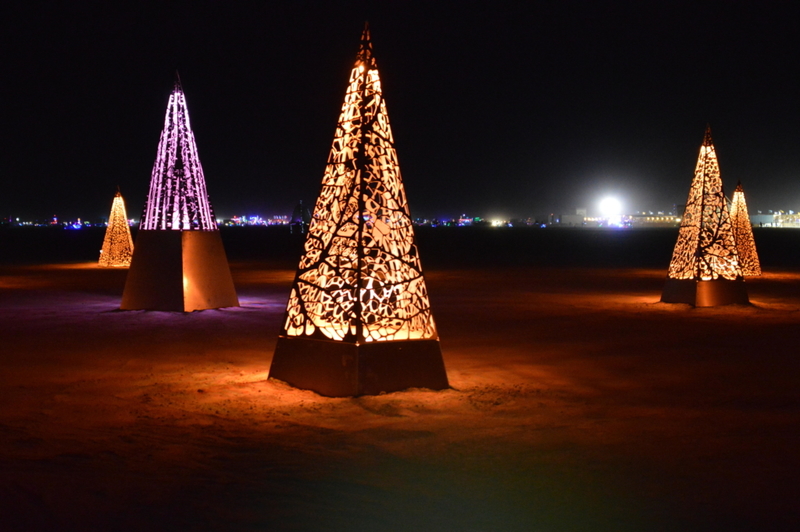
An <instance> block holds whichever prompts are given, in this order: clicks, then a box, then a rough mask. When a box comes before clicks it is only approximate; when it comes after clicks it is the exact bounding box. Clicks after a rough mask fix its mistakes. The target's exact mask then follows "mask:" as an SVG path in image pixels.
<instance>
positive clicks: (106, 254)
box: [99, 191, 133, 268]
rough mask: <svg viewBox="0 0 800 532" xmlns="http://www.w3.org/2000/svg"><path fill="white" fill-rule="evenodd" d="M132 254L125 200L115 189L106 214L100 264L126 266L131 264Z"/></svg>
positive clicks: (111, 266) (113, 266) (105, 266)
mask: <svg viewBox="0 0 800 532" xmlns="http://www.w3.org/2000/svg"><path fill="white" fill-rule="evenodd" d="M131 255H133V239H132V238H131V228H130V226H129V225H128V214H127V213H126V212H125V200H123V199H122V194H120V192H119V191H117V194H116V196H114V202H113V203H112V204H111V214H110V215H109V216H108V227H107V228H106V236H105V238H104V239H103V249H102V250H100V261H99V264H100V266H102V267H104V268H127V267H128V266H130V265H131Z"/></svg>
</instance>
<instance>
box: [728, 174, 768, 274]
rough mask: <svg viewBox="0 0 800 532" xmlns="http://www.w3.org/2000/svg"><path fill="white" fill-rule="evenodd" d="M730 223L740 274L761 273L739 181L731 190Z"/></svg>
mask: <svg viewBox="0 0 800 532" xmlns="http://www.w3.org/2000/svg"><path fill="white" fill-rule="evenodd" d="M731 224H732V225H733V238H734V241H735V242H736V252H737V254H738V255H739V265H740V266H741V268H742V274H743V275H745V276H746V277H755V276H758V275H761V262H760V261H759V260H758V253H757V252H756V241H755V239H754V238H753V227H752V226H751V225H750V215H749V214H748V212H747V202H745V199H744V189H742V184H741V183H739V185H738V186H737V187H736V190H735V191H734V192H733V200H731Z"/></svg>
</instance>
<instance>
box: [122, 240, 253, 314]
mask: <svg viewBox="0 0 800 532" xmlns="http://www.w3.org/2000/svg"><path fill="white" fill-rule="evenodd" d="M238 306H239V298H238V297H236V289H235V288H234V286H233V278H232V277H231V270H230V267H229V266H228V258H227V257H226V255H225V248H224V247H223V246H222V238H221V237H220V234H219V231H169V230H164V231H160V230H156V231H153V230H151V231H146V230H140V231H139V233H138V234H137V235H136V245H135V246H134V248H133V257H132V259H131V267H130V269H129V270H128V277H127V278H126V279H125V289H124V290H123V292H122V303H121V304H120V308H121V309H122V310H171V311H177V312H192V311H193V310H204V309H210V308H222V307H238Z"/></svg>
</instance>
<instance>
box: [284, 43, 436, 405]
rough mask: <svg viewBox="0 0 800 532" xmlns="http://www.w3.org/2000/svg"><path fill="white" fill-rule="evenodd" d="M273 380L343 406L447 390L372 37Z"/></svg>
mask: <svg viewBox="0 0 800 532" xmlns="http://www.w3.org/2000/svg"><path fill="white" fill-rule="evenodd" d="M269 377H270V378H271V379H278V380H282V381H285V382H287V383H288V384H291V385H292V386H296V387H298V388H304V389H309V390H313V391H315V392H317V393H320V394H322V395H327V396H335V397H343V396H355V395H365V394H367V395H368V394H379V393H381V392H393V391H398V390H403V389H406V388H431V389H434V390H441V389H444V388H447V387H448V381H447V373H446V371H445V367H444V361H443V360H442V353H441V349H440V347H439V336H438V334H437V332H436V326H435V324H434V321H433V314H432V313H431V308H430V301H429V298H428V292H427V288H426V285H425V279H424V277H423V274H422V266H421V264H420V259H419V253H418V251H417V245H416V242H415V238H414V231H413V226H412V224H411V217H410V214H409V209H408V203H407V201H406V196H405V190H404V187H403V183H402V180H401V177H400V167H399V165H398V163H397V154H396V152H395V149H394V140H393V138H392V131H391V128H390V126H389V116H388V114H387V112H386V103H385V101H384V99H383V94H382V91H381V84H380V78H379V76H378V69H377V66H376V62H375V59H374V57H373V55H372V43H371V42H370V37H369V29H368V28H365V30H364V33H363V35H362V38H361V46H360V49H359V52H358V57H357V60H356V63H355V66H354V67H353V70H352V72H351V74H350V82H349V85H348V88H347V92H346V95H345V101H344V105H343V107H342V113H341V115H340V117H339V123H338V126H337V128H336V133H335V135H334V139H333V146H332V148H331V151H330V155H329V157H328V164H327V167H326V169H325V174H324V176H323V180H322V190H321V192H320V195H319V197H318V199H317V202H316V205H315V207H314V212H313V216H312V219H311V224H310V226H309V229H308V233H307V235H306V241H305V250H304V253H303V255H302V257H301V259H300V265H299V267H298V269H297V275H296V277H295V280H294V283H293V285H292V291H291V294H290V296H289V302H288V304H287V309H286V319H285V322H284V327H283V331H282V333H281V335H280V337H279V338H278V343H277V346H276V348H275V354H274V356H273V359H272V366H271V368H270V375H269Z"/></svg>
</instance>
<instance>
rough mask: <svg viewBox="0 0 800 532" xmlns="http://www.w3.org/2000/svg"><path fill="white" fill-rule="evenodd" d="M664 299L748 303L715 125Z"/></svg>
mask: <svg viewBox="0 0 800 532" xmlns="http://www.w3.org/2000/svg"><path fill="white" fill-rule="evenodd" d="M661 301H663V302H665V303H688V304H690V305H694V306H697V307H714V306H718V305H729V304H733V303H747V302H748V298H747V291H746V289H745V286H744V278H743V276H742V270H741V268H740V266H739V257H738V253H737V251H736V243H735V241H734V236H733V226H732V224H731V218H730V213H729V212H728V208H727V203H726V199H725V193H724V191H723V189H722V178H721V177H720V172H719V163H718V162H717V154H716V151H715V150H714V143H713V142H712V140H711V128H710V127H708V128H706V133H705V136H704V138H703V145H702V146H701V147H700V156H699V157H698V158H697V167H696V168H695V171H694V180H693V181H692V186H691V188H690V189H689V198H688V200H687V201H686V210H685V212H684V214H683V220H682V221H681V227H680V230H679V233H678V241H677V243H676V244H675V250H674V251H673V254H672V261H671V262H670V265H669V272H668V273H667V282H666V284H665V286H664V292H663V294H662V296H661Z"/></svg>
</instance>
